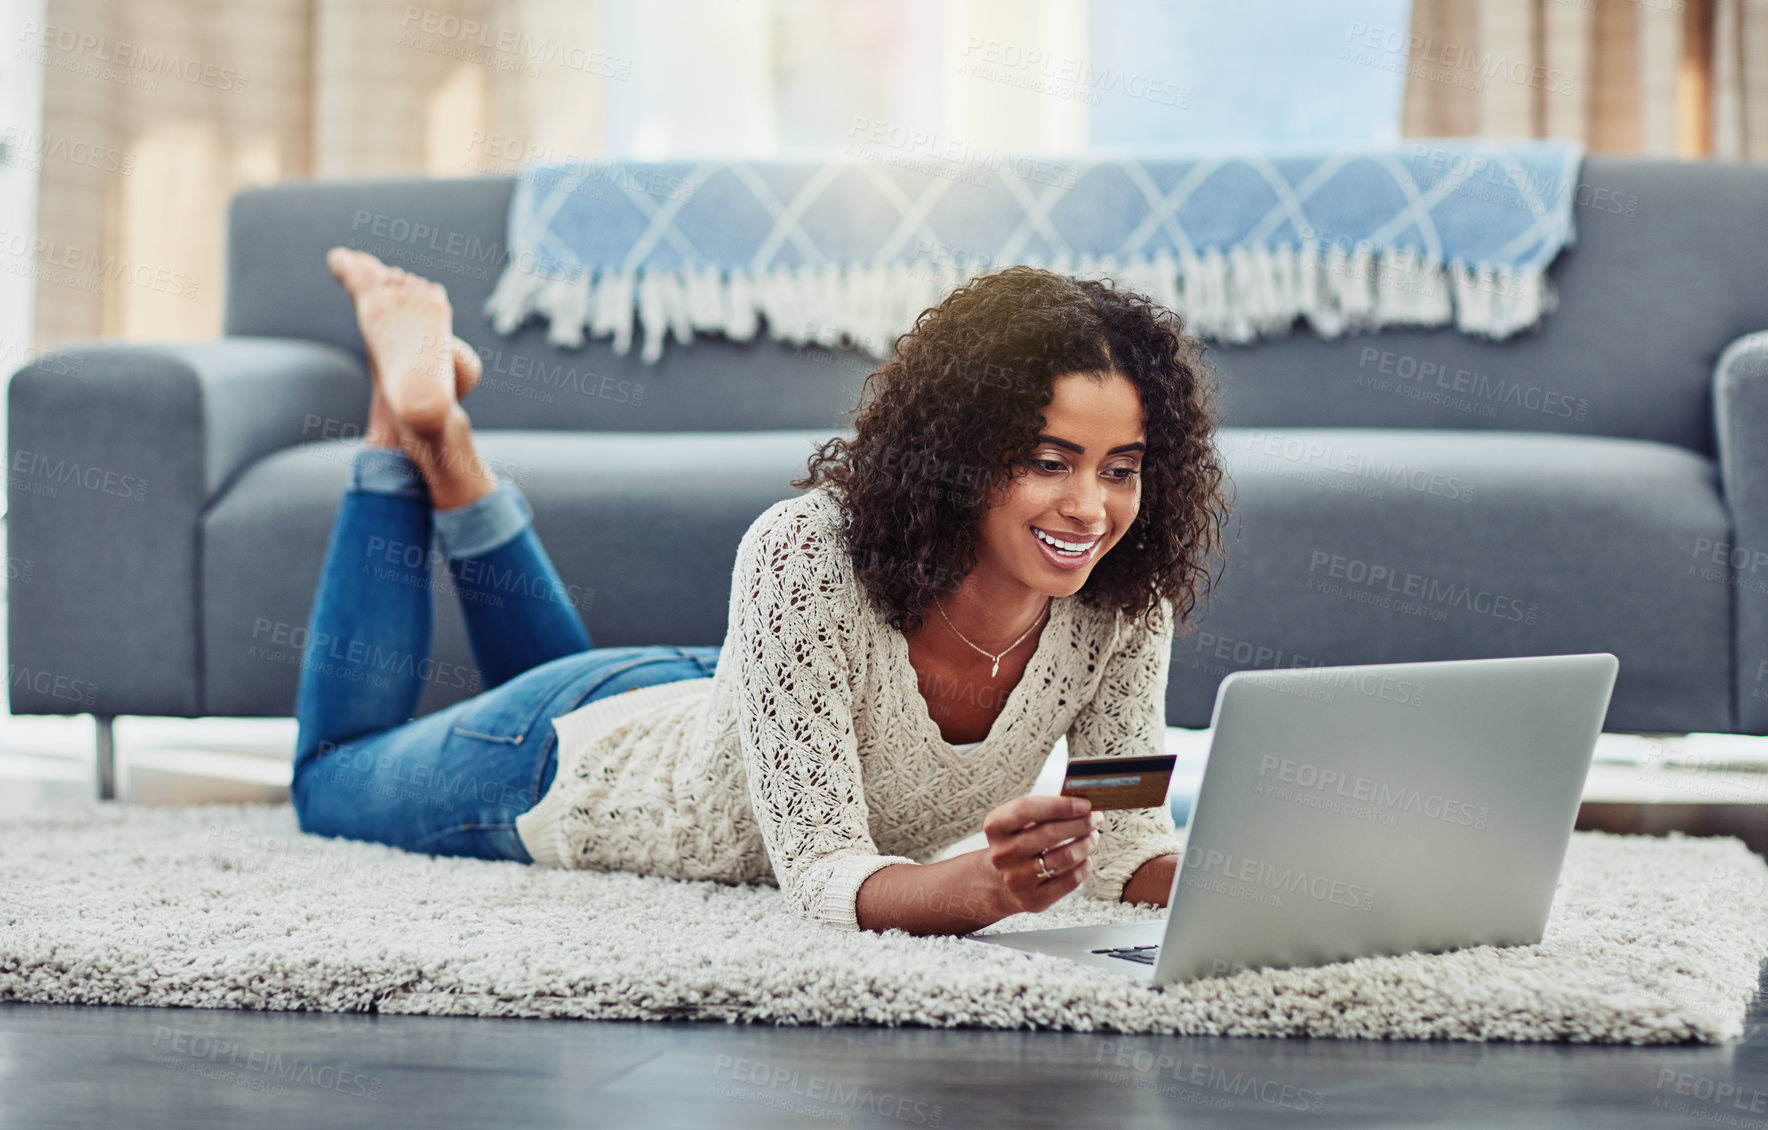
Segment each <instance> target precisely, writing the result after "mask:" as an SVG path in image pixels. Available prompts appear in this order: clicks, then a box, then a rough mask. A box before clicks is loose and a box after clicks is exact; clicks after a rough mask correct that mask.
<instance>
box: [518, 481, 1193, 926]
mask: <svg viewBox="0 0 1768 1130" xmlns="http://www.w3.org/2000/svg"><path fill="white" fill-rule="evenodd" d="M1171 614H1172V608H1171V605H1170V603H1165V604H1163V605H1162V608H1161V616H1160V617H1159V624H1158V625H1157V626H1155V627H1152V628H1150V627H1149V626H1146V625H1144V624H1142V623H1140V622H1139V621H1138V622H1129V621H1126V619H1125V617H1124V615H1123V614H1122V613H1121V612H1117V611H1112V612H1110V613H1100V612H1095V611H1093V610H1091V609H1088V608H1086V607H1085V606H1084V605H1082V604H1081V603H1080V601H1079V599H1078V597H1077V596H1066V597H1060V598H1058V599H1056V600H1055V601H1053V602H1052V603H1051V608H1050V615H1049V618H1048V620H1047V621H1046V622H1045V624H1044V627H1043V630H1042V632H1041V634H1040V635H1039V637H1038V643H1037V650H1036V651H1035V652H1034V653H1033V654H1032V656H1031V659H1030V661H1029V662H1028V664H1027V666H1026V668H1025V673H1024V674H1023V675H1022V676H1021V677H1020V679H1019V682H1018V683H1017V684H1016V685H1015V686H1014V688H1013V691H1012V693H1011V694H1010V695H1009V696H1008V698H1007V702H1006V705H1005V706H1004V708H1003V709H1002V711H1001V713H1000V716H999V717H998V718H997V719H996V720H995V722H994V725H993V727H992V728H991V729H990V731H989V733H988V736H987V737H986V738H984V739H983V741H982V742H981V744H980V745H978V746H976V747H975V748H974V749H970V750H968V751H964V752H960V751H958V750H957V749H956V748H954V747H953V746H952V745H951V744H949V743H948V742H946V741H945V739H944V738H943V737H941V735H940V732H939V727H938V725H937V724H936V723H935V722H934V721H933V719H932V716H931V715H930V714H929V712H928V709H927V702H926V699H925V698H923V697H922V695H921V692H920V689H919V686H918V684H917V682H916V676H915V669H914V667H913V666H912V665H911V664H910V662H909V652H908V640H907V639H906V638H905V637H904V636H903V634H902V633H901V632H899V631H897V630H895V629H893V628H891V627H890V626H889V624H888V623H887V622H886V621H885V620H884V618H883V617H882V616H881V615H879V614H878V613H877V612H876V611H875V610H874V609H873V608H872V607H871V604H870V602H869V601H868V600H867V599H866V595H865V592H864V590H863V589H862V588H861V586H860V584H859V581H858V579H857V578H856V577H855V575H854V571H853V563H852V560H851V558H850V557H849V556H848V554H847V552H846V550H845V548H844V547H843V544H842V540H841V528H840V514H839V511H838V509H837V504H836V502H835V500H834V499H833V498H832V497H830V496H829V495H828V494H827V493H826V491H825V490H824V489H823V488H821V487H818V488H813V489H811V490H808V491H805V492H804V493H802V494H800V495H798V496H797V497H795V498H790V499H786V500H784V501H782V502H778V503H775V504H774V505H773V506H770V507H768V509H767V510H765V511H764V512H763V513H762V514H761V516H760V517H759V518H757V519H756V520H755V521H754V523H753V524H752V525H750V527H749V530H748V532H747V533H745V534H744V535H743V538H742V540H741V541H740V542H739V543H738V546H737V560H736V568H735V570H734V572H733V575H732V579H731V597H730V618H729V622H728V624H727V627H726V634H725V642H724V646H723V650H722V653H721V655H720V658H719V664H718V668H717V671H716V673H715V674H714V675H712V676H711V677H708V678H698V679H686V680H681V681H678V682H673V683H664V684H661V685H658V686H652V687H644V688H641V689H639V690H633V691H628V692H626V693H624V694H617V695H614V696H612V697H610V698H605V699H601V700H599V701H597V702H593V703H590V704H589V705H588V706H585V707H582V708H580V709H578V710H575V711H572V712H571V713H569V714H565V715H563V716H561V717H559V718H557V719H555V720H554V727H555V729H556V730H557V731H558V735H559V768H558V774H557V776H556V777H555V779H554V781H553V783H552V787H551V788H549V789H548V790H547V792H546V795H545V796H543V797H542V798H541V799H540V803H539V804H537V805H535V807H534V808H533V809H531V810H530V811H528V812H526V813H523V814H522V815H521V816H519V817H517V819H516V830H517V832H518V834H519V835H520V836H521V838H522V843H523V844H524V845H525V846H526V847H527V849H528V853H529V854H530V855H531V856H533V857H534V861H535V863H536V864H540V865H545V866H553V867H567V868H593V869H598V870H625V871H637V872H642V873H645V874H650V875H662V876H667V877H672V878H678V879H717V880H723V881H726V882H734V883H746V882H777V883H778V884H779V886H780V888H781V889H782V891H783V892H784V894H785V896H786V900H787V902H788V903H789V904H790V905H791V906H792V907H793V908H794V909H795V910H796V911H798V912H799V913H800V914H803V915H804V916H805V917H807V918H810V919H812V920H814V921H818V922H823V923H827V924H829V925H832V926H837V927H840V928H843V929H848V930H855V929H858V928H859V922H858V919H857V917H856V915H855V911H854V902H855V899H856V898H857V896H858V892H859V888H860V884H862V883H863V882H865V880H866V879H867V878H868V877H869V876H870V875H871V874H872V873H873V872H874V871H877V870H878V869H879V868H882V867H888V866H890V865H891V864H894V863H925V862H928V861H929V860H930V859H931V858H932V857H933V856H935V855H937V854H938V853H939V852H940V851H942V850H943V849H945V848H947V847H950V846H951V845H952V844H954V843H956V842H957V841H959V840H961V839H963V838H965V837H966V836H969V835H972V834H974V833H976V832H978V831H980V830H981V827H982V820H983V818H984V817H985V816H986V815H987V814H988V812H989V810H990V809H992V808H994V807H996V806H997V805H1000V804H1003V803H1005V802H1006V801H1008V800H1011V799H1013V798H1014V797H1018V796H1024V795H1026V794H1027V793H1029V792H1030V791H1031V788H1032V786H1033V784H1034V783H1035V782H1036V780H1037V777H1038V772H1039V770H1040V769H1042V767H1043V765H1044V762H1045V761H1046V760H1048V758H1049V755H1050V751H1051V750H1052V749H1053V748H1054V747H1055V744H1056V740H1057V738H1058V737H1060V736H1062V735H1064V734H1066V735H1067V739H1068V756H1069V758H1070V759H1071V760H1080V759H1084V758H1090V757H1123V756H1131V755H1136V754H1148V753H1158V752H1160V751H1162V750H1163V749H1164V748H1165V727H1166V697H1165V696H1166V676H1167V666H1168V662H1169V659H1170V657H1171V648H1172V634H1173V624H1172V615H1171ZM978 662H981V659H980V657H978ZM1180 850H1181V848H1180V845H1179V842H1178V840H1177V838H1176V837H1175V835H1174V827H1173V822H1172V814H1171V812H1170V811H1169V810H1168V809H1167V808H1166V807H1165V806H1164V805H1161V806H1158V807H1154V808H1145V809H1130V810H1124V811H1118V812H1110V813H1107V814H1106V820H1105V824H1104V827H1103V829H1102V830H1101V835H1100V839H1099V846H1098V848H1097V849H1096V851H1095V860H1096V866H1095V870H1094V872H1093V874H1092V875H1090V876H1089V877H1088V878H1087V879H1086V880H1085V882H1084V883H1083V886H1082V890H1083V891H1084V892H1085V893H1086V894H1088V895H1089V896H1091V897H1094V898H1101V899H1112V900H1115V899H1118V898H1120V897H1121V896H1122V894H1123V887H1124V884H1125V883H1126V882H1127V881H1128V880H1129V878H1130V876H1131V875H1133V874H1134V873H1135V871H1136V869H1137V868H1139V867H1140V866H1142V864H1143V863H1145V862H1147V861H1148V860H1150V859H1153V858H1154V857H1156V856H1159V855H1162V854H1165V853H1169V852H1171V853H1177V852H1178V851H1180Z"/></svg>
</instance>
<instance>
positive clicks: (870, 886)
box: [855, 796, 1104, 934]
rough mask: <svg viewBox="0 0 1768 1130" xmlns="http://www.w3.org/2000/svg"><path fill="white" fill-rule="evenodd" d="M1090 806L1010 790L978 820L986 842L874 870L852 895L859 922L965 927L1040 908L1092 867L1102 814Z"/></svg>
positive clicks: (916, 930)
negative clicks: (1011, 793)
mask: <svg viewBox="0 0 1768 1130" xmlns="http://www.w3.org/2000/svg"><path fill="white" fill-rule="evenodd" d="M1091 808H1092V806H1091V805H1090V804H1088V803H1087V802H1086V801H1085V800H1081V799H1078V798H1076V797H1060V796H1056V797H1051V796H1024V797H1015V798H1014V799H1013V800H1010V801H1008V802H1007V803H1005V804H1003V805H999V806H997V807H996V808H994V809H993V810H992V811H990V812H989V814H988V817H987V818H986V819H985V820H984V821H983V824H982V831H983V834H984V835H986V836H987V837H988V846H987V847H985V848H978V849H977V850H976V851H971V852H965V853H964V854H963V855H956V856H953V857H952V858H950V859H942V860H940V861H939V862H938V863H928V864H906V865H905V864H894V865H892V866H889V867H885V868H882V869H881V870H878V871H874V872H872V874H871V876H870V877H869V878H867V879H866V881H865V882H864V883H863V884H862V885H861V886H860V889H859V894H858V897H857V898H856V899H855V912H856V916H857V918H858V920H859V926H860V929H862V930H904V931H907V932H908V933H910V934H968V933H971V932H973V931H975V930H980V929H981V928H982V927H984V926H989V925H992V924H994V923H996V922H999V921H1000V920H1001V919H1003V918H1006V917H1007V916H1009V915H1013V914H1021V913H1025V912H1028V911H1039V910H1044V909H1046V908H1047V907H1049V906H1050V905H1051V904H1052V903H1054V902H1055V901H1056V900H1057V899H1059V898H1061V897H1062V896H1063V895H1066V894H1068V893H1069V892H1070V891H1072V890H1074V889H1075V888H1076V887H1078V886H1080V884H1081V881H1082V880H1084V879H1085V878H1086V877H1087V876H1088V875H1089V874H1091V872H1092V866H1093V858H1092V855H1093V849H1094V848H1095V847H1097V846H1098V843H1099V835H1098V832H1097V829H1098V827H1099V825H1100V824H1101V823H1102V822H1103V820H1104V814H1103V813H1099V812H1093V811H1091ZM1039 853H1042V854H1041V855H1040V854H1039ZM1046 874H1047V875H1050V876H1051V878H1044V877H1043V876H1044V875H1046Z"/></svg>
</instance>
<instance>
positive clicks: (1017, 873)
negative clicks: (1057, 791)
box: [982, 796, 1105, 918]
mask: <svg viewBox="0 0 1768 1130" xmlns="http://www.w3.org/2000/svg"><path fill="white" fill-rule="evenodd" d="M1092 807H1093V806H1092V802H1090V801H1088V800H1085V799H1084V798H1081V797H1066V796H1022V797H1015V798H1014V799H1012V800H1010V801H1008V802H1007V803H1006V804H1003V805H1001V806H999V807H998V808H995V809H993V810H992V811H990V812H989V814H988V817H987V819H985V820H983V822H982V832H983V834H984V835H985V836H987V837H988V847H987V848H986V849H985V850H984V851H983V852H982V858H983V861H984V863H985V864H986V868H987V874H988V875H989V877H990V878H991V880H992V881H993V885H994V886H995V888H996V891H995V893H996V896H997V897H998V898H999V899H1000V907H1001V917H1003V918H1004V917H1006V916H1007V915H1009V914H1020V913H1025V912H1031V911H1039V910H1044V909H1046V908H1048V907H1049V906H1050V905H1051V904H1053V903H1054V902H1055V901H1056V900H1057V899H1059V898H1061V897H1062V896H1063V895H1066V894H1068V893H1069V892H1070V891H1072V890H1074V889H1075V888H1076V887H1078V886H1080V884H1081V881H1082V880H1083V879H1085V878H1086V877H1087V876H1088V875H1090V874H1092V870H1093V860H1092V855H1093V849H1094V848H1096V847H1098V846H1099V830H1098V829H1099V825H1100V824H1102V823H1104V821H1105V814H1104V813H1102V812H1094V811H1092ZM1040 852H1041V853H1042V857H1041V858H1040V856H1039V853H1040ZM1040 871H1041V872H1042V874H1040ZM1044 876H1048V878H1046V877H1044Z"/></svg>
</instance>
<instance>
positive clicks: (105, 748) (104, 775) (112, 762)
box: [92, 714, 117, 800]
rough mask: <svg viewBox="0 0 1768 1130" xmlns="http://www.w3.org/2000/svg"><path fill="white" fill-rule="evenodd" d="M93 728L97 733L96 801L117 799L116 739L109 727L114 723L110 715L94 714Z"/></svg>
mask: <svg viewBox="0 0 1768 1130" xmlns="http://www.w3.org/2000/svg"><path fill="white" fill-rule="evenodd" d="M92 721H93V723H94V728H95V729H96V730H97V733H98V742H97V752H98V799H99V800H115V799H117V738H116V733H115V731H114V730H113V729H112V727H111V723H112V722H114V721H116V719H115V717H114V716H113V715H110V714H94V715H93V716H92Z"/></svg>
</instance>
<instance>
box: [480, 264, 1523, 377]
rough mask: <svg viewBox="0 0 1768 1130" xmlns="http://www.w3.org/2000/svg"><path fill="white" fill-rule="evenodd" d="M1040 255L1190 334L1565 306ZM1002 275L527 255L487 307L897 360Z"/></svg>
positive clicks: (581, 327)
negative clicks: (934, 318) (620, 266)
mask: <svg viewBox="0 0 1768 1130" xmlns="http://www.w3.org/2000/svg"><path fill="white" fill-rule="evenodd" d="M1032 265H1033V266H1040V267H1047V268H1048V269H1050V270H1053V271H1058V272H1061V273H1063V274H1072V275H1077V276H1080V277H1082V278H1101V277H1107V276H1108V277H1110V278H1112V279H1114V280H1116V281H1117V282H1118V283H1119V284H1121V285H1124V286H1128V287H1131V288H1133V289H1136V290H1139V291H1142V292H1143V293H1146V294H1148V295H1149V296H1150V297H1152V298H1153V299H1154V300H1155V301H1157V302H1160V303H1161V304H1163V305H1165V306H1168V307H1170V308H1172V309H1173V310H1175V311H1177V312H1178V313H1179V314H1180V315H1181V316H1182V317H1183V318H1184V324H1185V329H1186V331H1187V332H1189V333H1191V334H1193V335H1195V336H1198V337H1201V338H1206V339H1210V340H1214V341H1222V342H1229V343H1233V344H1247V343H1250V342H1253V341H1256V340H1258V339H1259V338H1261V337H1270V336H1278V335H1282V334H1286V333H1288V332H1290V330H1291V329H1292V328H1293V326H1294V322H1295V319H1296V318H1297V317H1302V318H1306V319H1307V321H1308V324H1309V325H1310V326H1312V327H1313V329H1314V330H1315V331H1316V332H1317V333H1319V334H1320V335H1321V336H1322V337H1326V338H1335V337H1338V336H1340V335H1342V334H1345V333H1347V332H1352V331H1361V330H1374V329H1378V328H1380V327H1382V326H1393V325H1410V326H1440V325H1447V324H1448V323H1450V322H1451V321H1453V322H1454V324H1455V327H1456V328H1457V329H1459V330H1460V331H1461V332H1463V333H1467V334H1473V335H1477V336H1482V337H1489V338H1493V339H1503V338H1507V337H1510V336H1512V335H1514V334H1516V333H1517V332H1519V331H1521V330H1524V329H1527V328H1529V327H1531V326H1533V325H1535V324H1536V323H1538V322H1539V321H1540V319H1541V317H1542V316H1543V315H1545V314H1548V313H1551V312H1552V311H1553V310H1554V308H1555V307H1556V306H1557V304H1558V303H1557V299H1556V296H1555V294H1554V290H1553V285H1552V281H1551V280H1550V279H1548V278H1547V275H1546V272H1545V271H1541V270H1533V271H1523V272H1510V271H1496V272H1495V271H1493V270H1492V269H1491V268H1490V267H1469V266H1467V265H1465V264H1459V263H1451V264H1444V263H1442V262H1441V261H1439V260H1433V259H1425V258H1423V257H1422V256H1420V255H1419V254H1417V253H1416V252H1412V251H1400V252H1383V253H1381V254H1379V255H1378V254H1375V253H1374V252H1373V251H1372V250H1371V249H1370V248H1368V247H1361V248H1358V249H1354V250H1346V249H1344V248H1342V247H1336V246H1335V247H1330V248H1327V249H1326V250H1325V251H1324V252H1322V251H1321V250H1320V249H1319V248H1318V247H1316V246H1314V245H1312V244H1305V245H1303V246H1301V247H1299V248H1298V247H1279V248H1275V249H1272V248H1265V247H1258V248H1253V249H1251V250H1248V249H1246V248H1234V249H1233V250H1231V251H1230V252H1229V253H1228V254H1227V255H1226V256H1224V255H1222V254H1221V253H1220V252H1217V251H1213V250H1212V251H1210V252H1208V253H1206V254H1204V255H1202V256H1190V255H1186V256H1182V257H1178V258H1175V257H1174V256H1173V255H1171V254H1170V253H1167V252H1161V253H1160V254H1158V255H1156V256H1154V257H1152V258H1149V257H1136V258H1118V257H1115V256H1093V255H1083V256H1081V257H1080V259H1079V260H1078V261H1073V260H1071V259H1070V258H1069V257H1061V258H1058V259H1055V260H1051V261H1046V262H1033V263H1032ZM986 269H989V268H984V267H980V266H977V267H971V268H969V269H960V268H958V267H956V266H950V265H934V264H927V263H913V264H910V263H893V264H888V265H884V266H866V265H856V266H845V267H843V266H836V265H832V264H831V265H826V266H822V267H814V268H813V267H799V268H781V269H778V270H771V271H765V272H763V273H761V274H759V275H750V274H749V273H748V272H746V271H741V270H736V271H731V272H730V273H729V274H728V275H725V274H721V273H720V271H719V270H718V269H717V268H714V267H694V268H688V269H686V270H683V271H658V270H642V271H637V272H633V271H625V272H619V271H608V272H603V273H601V274H600V275H599V276H597V277H594V278H592V277H591V276H590V274H589V273H588V272H580V273H577V274H574V275H570V276H567V277H564V278H553V277H550V276H545V275H540V274H536V273H534V272H533V271H530V270H527V269H524V268H523V267H521V266H520V265H519V264H517V263H512V264H510V265H509V266H508V267H506V268H505V269H504V272H503V274H502V276H501V277H500V278H499V279H498V280H497V285H496V287H495V288H494V289H493V290H492V292H491V296H490V297H489V298H488V299H486V302H485V314H486V316H487V317H489V318H490V319H491V324H492V326H493V327H494V328H495V329H496V330H497V331H498V332H499V333H503V334H508V333H511V332H513V331H514V330H515V329H516V328H517V327H518V326H520V325H521V324H522V323H523V322H524V321H526V320H527V319H528V317H529V316H530V315H535V314H538V315H542V316H544V317H545V318H546V319H547V321H548V323H549V326H548V329H547V335H546V337H547V340H548V341H549V342H551V343H552V344H554V345H557V346H561V347H564V348H573V349H574V348H579V347H581V346H582V345H583V343H584V339H585V335H586V334H587V335H589V336H594V337H612V339H613V342H612V344H613V349H614V352H615V353H617V354H621V355H623V356H624V355H625V354H626V353H627V352H628V351H629V350H630V349H631V347H632V338H633V332H634V328H635V320H636V326H637V327H638V328H642V329H643V331H644V344H643V347H642V349H641V353H640V355H641V357H642V358H643V359H644V361H645V362H646V363H647V364H651V363H655V362H656V361H657V360H658V358H660V357H661V356H662V355H663V344H664V339H665V338H666V337H667V336H670V335H673V336H674V337H675V340H676V341H677V342H678V343H680V344H682V345H687V344H690V343H692V342H693V340H694V334H695V333H696V332H716V333H721V334H723V335H724V336H725V337H727V338H729V339H731V340H733V341H752V340H754V338H755V335H756V334H757V333H758V332H759V331H760V324H761V320H762V319H764V318H765V319H766V321H767V327H768V332H769V334H770V336H772V337H773V338H775V339H776V340H779V341H782V342H786V343H788V344H792V345H797V346H804V345H809V344H816V345H822V346H828V347H831V348H833V347H838V346H846V347H850V348H856V349H859V350H861V351H863V352H865V353H867V354H869V355H870V356H872V357H874V358H880V359H881V358H883V357H885V356H887V355H888V353H889V351H890V349H891V348H892V347H893V345H894V343H895V340H896V337H897V335H899V334H901V333H904V332H906V331H907V330H909V329H910V328H911V327H912V326H913V325H914V322H915V319H916V318H917V317H918V316H919V315H920V313H921V312H922V311H923V310H925V309H927V308H928V307H930V306H935V305H937V304H938V303H939V301H940V300H941V299H942V298H944V297H945V295H946V294H948V293H950V291H951V290H952V289H953V288H955V287H957V286H958V285H960V284H961V283H963V282H964V281H966V280H967V279H969V278H972V277H974V276H975V275H977V274H980V273H982V272H983V271H984V270H986Z"/></svg>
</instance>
